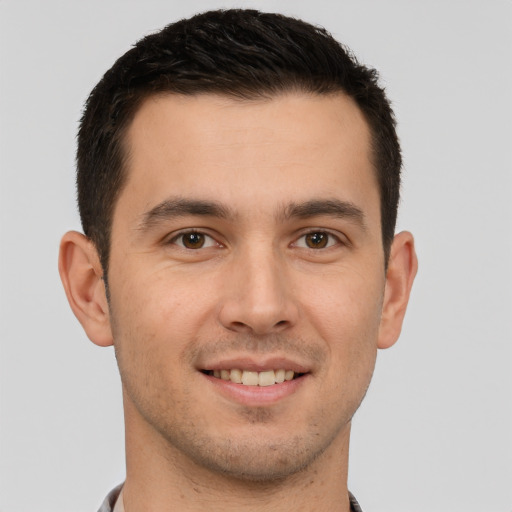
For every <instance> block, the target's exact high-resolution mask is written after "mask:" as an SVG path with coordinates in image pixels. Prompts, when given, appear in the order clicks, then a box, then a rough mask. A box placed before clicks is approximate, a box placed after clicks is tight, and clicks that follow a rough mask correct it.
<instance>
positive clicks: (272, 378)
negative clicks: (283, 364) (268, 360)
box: [258, 370, 276, 386]
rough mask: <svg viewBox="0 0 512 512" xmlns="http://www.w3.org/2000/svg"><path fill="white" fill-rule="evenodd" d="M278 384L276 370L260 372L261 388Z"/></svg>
mask: <svg viewBox="0 0 512 512" xmlns="http://www.w3.org/2000/svg"><path fill="white" fill-rule="evenodd" d="M275 383H276V374H275V373H274V370H269V371H268V372H260V373H259V375H258V385H260V386H272V384H275Z"/></svg>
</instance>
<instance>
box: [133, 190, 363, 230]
mask: <svg viewBox="0 0 512 512" xmlns="http://www.w3.org/2000/svg"><path fill="white" fill-rule="evenodd" d="M186 216H199V217H214V218H220V219H228V220H234V219H235V218H236V213H235V212H234V211H233V210H231V209H230V208H228V207H226V206H225V205H223V204H221V203H219V202H217V201H209V200H202V199H184V198H179V197H178V198H169V199H166V200H164V201H162V202H161V203H159V204H157V205H156V206H154V207H153V208H151V210H149V211H147V212H145V213H143V214H142V216H141V221H140V222H139V225H138V230H140V231H145V230H147V229H151V228H152V227H154V226H156V225H158V224H159V223H160V222H164V221H168V220H170V219H173V218H177V217H186ZM321 216H328V217H336V218H341V219H348V220H350V221H353V222H355V223H356V224H358V225H359V226H360V227H361V228H362V229H364V230H365V229H366V223H365V217H364V213H363V211H362V210H361V209H360V208H359V207H358V206H356V205H355V204H353V203H351V202H349V201H341V200H339V199H313V200H310V201H306V202H303V203H294V202H292V203H289V204H287V205H285V206H284V207H283V208H282V210H281V211H280V212H278V214H277V215H276V217H277V218H278V219H280V220H284V221H286V220H292V219H309V218H312V217H321Z"/></svg>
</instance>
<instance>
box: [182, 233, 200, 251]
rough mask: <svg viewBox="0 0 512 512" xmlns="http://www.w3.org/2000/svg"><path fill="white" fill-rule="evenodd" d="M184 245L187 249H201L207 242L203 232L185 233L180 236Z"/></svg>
mask: <svg viewBox="0 0 512 512" xmlns="http://www.w3.org/2000/svg"><path fill="white" fill-rule="evenodd" d="M180 238H181V243H182V245H183V247H186V248H187V249H201V248H202V247H203V246H204V243H205V235H203V233H185V234H183V235H181V236H180Z"/></svg>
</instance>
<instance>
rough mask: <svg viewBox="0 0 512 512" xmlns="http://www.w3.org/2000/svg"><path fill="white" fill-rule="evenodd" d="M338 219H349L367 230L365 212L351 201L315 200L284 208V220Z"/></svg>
mask: <svg viewBox="0 0 512 512" xmlns="http://www.w3.org/2000/svg"><path fill="white" fill-rule="evenodd" d="M320 216H328V217H336V218H340V219H348V220H350V221H353V222H354V223H355V224H358V225H359V226H360V227H361V228H362V229H364V230H366V222H365V216H364V213H363V210H361V208H359V207H358V206H356V205H355V204H354V203H351V202H350V201H340V200H339V199H313V200H311V201H306V202H304V203H290V204H289V205H287V206H286V207H285V208H284V212H283V218H284V219H286V220H288V219H294V218H295V219H308V218H311V217H320Z"/></svg>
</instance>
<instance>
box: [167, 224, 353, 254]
mask: <svg viewBox="0 0 512 512" xmlns="http://www.w3.org/2000/svg"><path fill="white" fill-rule="evenodd" d="M192 235H198V236H200V237H203V243H202V244H201V245H200V246H199V247H187V246H186V245H185V243H184V241H183V240H184V237H186V236H192ZM313 235H321V236H320V237H319V239H318V242H319V244H318V246H317V247H309V246H307V242H306V237H308V236H313ZM323 237H326V238H323ZM302 239H304V245H299V241H300V240H302ZM180 240H181V243H179V241H180ZM323 240H326V242H325V244H326V245H325V246H321V244H322V243H323ZM167 243H168V244H174V245H177V246H178V247H180V248H182V249H185V250H190V251H197V250H199V249H208V248H209V247H214V246H218V247H222V244H221V243H219V242H217V240H215V238H213V237H212V236H210V235H208V234H207V233H204V232H202V231H199V230H195V229H194V230H189V231H182V232H180V233H178V234H177V235H175V236H173V237H172V238H171V239H170V240H169V241H168V242H167ZM205 244H206V246H205ZM340 244H343V245H346V244H344V243H343V242H342V241H341V239H340V237H338V236H336V235H335V234H333V233H331V232H329V231H326V230H322V229H312V230H310V231H308V232H306V233H303V234H301V236H299V237H298V238H297V239H296V241H295V242H293V243H292V244H291V246H292V247H299V248H301V249H307V250H311V251H318V250H322V249H329V248H331V247H334V246H335V245H340Z"/></svg>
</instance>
